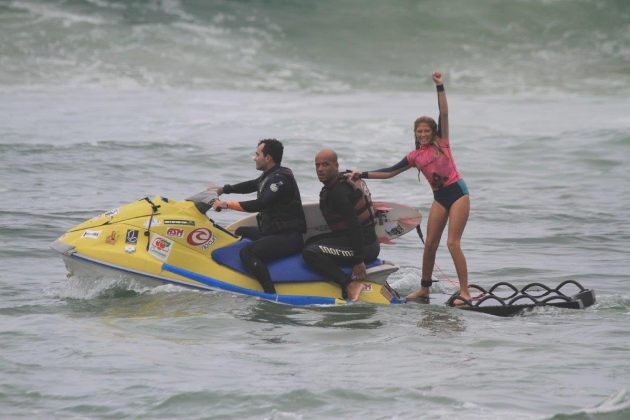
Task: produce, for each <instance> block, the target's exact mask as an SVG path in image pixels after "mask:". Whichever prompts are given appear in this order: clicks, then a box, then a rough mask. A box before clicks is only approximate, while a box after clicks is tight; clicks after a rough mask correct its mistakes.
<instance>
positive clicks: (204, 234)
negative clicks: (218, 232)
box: [186, 228, 217, 249]
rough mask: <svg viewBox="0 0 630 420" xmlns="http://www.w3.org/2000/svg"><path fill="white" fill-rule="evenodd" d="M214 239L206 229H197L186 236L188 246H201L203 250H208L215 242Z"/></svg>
mask: <svg viewBox="0 0 630 420" xmlns="http://www.w3.org/2000/svg"><path fill="white" fill-rule="evenodd" d="M216 239H217V238H216V237H215V236H214V235H213V234H212V231H211V230H210V229H208V228H198V229H195V230H193V231H192V232H190V233H189V234H188V237H187V238H186V240H187V241H188V243H189V244H190V245H193V246H201V247H202V248H203V249H206V248H208V247H209V246H210V245H212V244H213V243H214V241H216Z"/></svg>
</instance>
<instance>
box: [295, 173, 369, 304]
mask: <svg viewBox="0 0 630 420" xmlns="http://www.w3.org/2000/svg"><path fill="white" fill-rule="evenodd" d="M323 193H325V194H323ZM321 197H325V199H323V200H322V198H321ZM357 199H358V197H356V191H355V190H353V189H352V187H350V186H349V185H348V184H346V183H342V182H337V183H335V184H334V185H332V186H331V187H330V188H329V187H326V186H324V188H323V189H322V193H321V194H320V207H321V206H325V207H327V208H328V209H332V210H334V212H335V213H336V214H338V215H339V216H341V217H342V218H343V221H344V222H345V225H346V227H347V228H346V229H344V230H340V231H336V232H331V233H326V234H323V235H318V236H315V237H313V238H310V239H309V240H308V241H307V243H306V245H305V247H304V251H303V252H302V255H303V257H304V261H305V262H306V263H307V264H308V266H309V267H311V268H312V269H313V270H315V271H317V272H318V273H320V274H322V275H324V276H326V278H328V279H330V280H333V281H335V282H336V283H338V284H339V285H341V287H342V290H343V291H344V297H345V293H346V288H347V286H348V284H350V282H351V281H352V279H351V278H350V277H349V276H348V275H347V274H346V273H344V272H343V271H342V270H341V269H340V268H339V265H344V264H352V265H355V264H358V263H361V262H365V263H367V262H370V261H372V260H374V259H376V257H377V256H378V254H379V252H380V244H379V242H378V238H377V236H376V231H375V230H374V225H369V226H361V224H360V223H359V218H358V216H357V214H356V212H355V203H356V201H357Z"/></svg>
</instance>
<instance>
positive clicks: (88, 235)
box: [81, 230, 101, 239]
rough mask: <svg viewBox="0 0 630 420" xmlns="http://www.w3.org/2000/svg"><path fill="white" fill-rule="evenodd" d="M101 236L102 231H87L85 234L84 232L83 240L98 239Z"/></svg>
mask: <svg viewBox="0 0 630 420" xmlns="http://www.w3.org/2000/svg"><path fill="white" fill-rule="evenodd" d="M99 236H101V231H100V230H86V231H85V232H83V235H81V237H82V238H90V239H98V237H99Z"/></svg>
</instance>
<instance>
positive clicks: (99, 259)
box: [51, 191, 420, 305]
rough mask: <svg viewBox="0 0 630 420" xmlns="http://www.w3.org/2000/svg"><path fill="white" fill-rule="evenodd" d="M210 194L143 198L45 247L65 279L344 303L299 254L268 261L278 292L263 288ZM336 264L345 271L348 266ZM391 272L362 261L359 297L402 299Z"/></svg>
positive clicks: (382, 301) (378, 262)
mask: <svg viewBox="0 0 630 420" xmlns="http://www.w3.org/2000/svg"><path fill="white" fill-rule="evenodd" d="M216 198H217V195H216V192H214V191H203V192H201V193H199V194H196V195H194V196H192V197H190V198H188V199H186V200H181V201H176V200H169V199H168V198H166V197H161V196H155V197H152V198H149V197H144V198H142V199H140V200H137V201H135V202H132V203H129V204H126V205H123V206H121V207H118V208H115V209H113V210H110V211H107V212H105V213H102V214H100V215H98V216H96V217H94V218H92V219H89V220H87V221H85V222H83V223H80V224H79V225H77V226H74V227H72V228H71V229H69V230H68V231H67V232H66V233H64V234H63V235H62V236H61V237H59V238H58V239H57V240H56V241H55V242H54V243H53V244H52V245H51V247H52V248H53V249H54V250H55V251H57V252H59V253H60V254H61V256H62V258H63V260H64V262H65V265H66V268H67V270H68V273H69V276H72V275H76V276H77V277H80V278H81V277H90V276H92V277H94V274H95V273H96V272H102V271H105V272H106V273H107V272H109V273H112V272H117V273H118V274H120V273H123V274H125V275H129V276H131V277H132V278H135V279H139V280H141V281H142V282H149V283H153V284H164V283H166V284H175V285H178V286H184V287H188V288H193V289H199V290H225V291H229V292H233V293H239V294H244V295H250V296H255V297H258V298H262V299H267V300H272V301H275V302H279V303H285V304H290V305H336V304H345V303H347V302H346V300H345V299H344V298H343V295H342V290H341V288H340V287H339V285H337V284H336V283H333V282H331V281H328V280H327V279H325V278H323V277H322V276H321V275H319V274H318V273H316V272H314V271H312V270H311V269H309V268H308V267H307V266H306V264H305V263H304V261H303V259H302V256H301V254H298V255H293V256H290V257H286V258H282V259H279V260H275V261H272V262H271V263H269V264H268V267H269V272H270V275H271V278H272V279H273V281H274V285H275V288H276V291H277V294H268V293H265V292H263V290H262V287H261V286H260V283H259V282H258V281H257V280H256V279H255V278H254V277H252V276H251V275H250V274H249V272H248V271H247V268H246V267H245V266H244V265H243V264H242V263H241V260H240V257H239V250H240V249H241V248H242V247H243V246H245V245H246V244H247V243H248V241H249V240H248V239H241V238H240V237H237V236H235V235H234V234H233V233H232V232H231V231H229V230H227V229H226V228H223V227H222V226H221V225H220V224H218V223H217V222H215V221H214V220H213V219H212V218H210V217H209V216H208V215H207V214H208V213H209V210H210V208H211V205H212V202H213V200H214V199H216ZM419 222H420V219H419V217H418V218H417V220H416V221H415V223H416V224H417V223H419ZM413 227H415V225H413V226H411V228H413ZM407 230H409V229H407ZM343 269H344V270H346V271H347V272H348V273H351V272H352V268H351V267H344V268H343ZM397 270H398V267H397V266H396V265H395V264H392V263H390V262H386V261H383V260H380V259H377V260H375V261H372V262H371V263H370V264H368V266H367V280H366V281H365V284H366V286H367V287H366V288H365V289H364V290H363V292H362V293H361V295H360V296H359V301H362V302H368V303H378V304H396V303H402V302H404V298H401V297H400V296H399V295H398V293H397V292H396V291H395V290H394V289H393V288H392V287H391V286H390V285H389V284H388V283H387V277H388V276H389V275H390V274H392V273H394V272H395V271H397Z"/></svg>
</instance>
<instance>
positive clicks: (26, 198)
mask: <svg viewBox="0 0 630 420" xmlns="http://www.w3.org/2000/svg"><path fill="white" fill-rule="evenodd" d="M0 40H1V42H0V238H1V239H2V240H1V241H0V267H1V268H2V270H1V271H0V296H1V298H0V379H1V380H0V412H1V413H2V415H1V416H2V417H3V418H81V419H83V418H95V419H96V418H186V419H189V418H190V419H197V418H199V419H204V418H256V419H314V418H318V419H319V418H366V419H416V418H422V419H450V418H454V417H459V416H465V417H466V418H472V419H501V418H506V417H510V418H513V419H579V420H581V419H607V420H608V419H627V418H630V363H629V361H630V286H629V281H630V274H629V273H630V252H629V251H628V248H629V246H630V223H628V221H629V220H630V175H629V171H628V167H630V112H629V110H630V3H628V2H627V1H621V0H620V1H614V0H599V1H598V0H576V1H564V0H530V1H520V0H519V1H513V2H499V1H494V0H480V1H476V2H469V1H465V0H454V1H449V2H439V1H433V0H430V1H409V0H392V1H387V2H381V1H377V0H367V1H358V0H338V1H329V0H323V1H317V2H311V1H288V0H287V1H280V0H275V1H254V0H252V1H216V2H206V1H201V0H198V1H176V0H170V1H168V0H164V1H110V0H85V1H76V0H74V1H62V0H59V1H28V0H25V1H4V0H0ZM433 70H441V71H442V72H443V73H444V76H445V85H446V91H447V93H448V100H449V114H450V121H451V130H450V131H451V141H452V146H453V152H454V155H455V158H456V161H457V164H458V167H459V169H460V170H461V172H462V173H463V175H464V177H465V179H466V182H467V184H468V186H469V188H470V191H471V200H472V211H471V216H470V220H469V223H468V226H467V228H466V232H465V234H464V238H463V248H464V252H465V254H466V257H467V259H468V264H469V270H470V277H471V282H474V283H477V284H480V285H482V286H488V285H491V284H493V283H494V282H497V281H511V282H513V283H515V284H517V285H521V286H522V285H525V284H527V283H530V282H542V283H545V284H548V285H550V286H553V285H556V284H557V283H559V282H561V281H563V280H566V279H575V280H578V281H579V282H581V283H582V284H583V285H584V286H586V287H589V288H592V289H595V291H596V294H597V303H596V305H594V306H593V307H591V308H588V309H586V310H583V311H570V310H558V309H540V310H536V311H533V312H531V313H527V314H525V315H522V316H518V317H514V318H507V319H503V318H497V317H492V316H487V315H481V314H474V313H467V312H464V311H459V310H455V309H450V308H446V307H440V306H425V305H395V306H376V305H367V304H355V305H347V306H344V307H290V306H283V305H277V304H273V303H269V302H264V301H259V300H255V299H252V298H248V297H243V296H236V295H232V294H229V293H224V292H209V293H202V292H195V291H190V290H184V289H181V288H177V287H174V286H160V287H156V288H146V287H144V286H141V285H138V284H134V283H131V284H130V283H128V282H121V281H120V280H119V279H116V278H105V279H100V280H99V281H94V282H85V281H79V280H77V279H74V278H70V279H67V278H66V270H65V267H64V265H63V263H62V261H61V259H60V258H59V257H58V256H57V255H56V254H55V253H54V252H53V251H52V250H50V249H49V245H50V243H51V242H52V241H54V240H55V239H56V238H57V237H58V236H59V235H61V234H62V233H63V232H64V231H65V230H67V229H68V228H69V227H71V226H72V225H74V224H76V223H79V222H81V221H83V220H85V219H88V218H90V217H92V216H94V215H96V214H98V213H100V212H102V211H105V210H108V209H111V208H113V207H117V206H119V205H121V204H124V203H126V202H130V201H133V200H136V199H138V198H141V197H144V196H147V195H154V194H161V195H163V196H166V197H170V198H174V199H182V198H185V197H187V196H190V195H192V194H194V193H196V192H198V191H200V190H203V189H205V188H206V187H207V186H208V185H211V184H220V185H221V184H223V183H228V182H236V181H240V180H246V179H251V178H253V177H255V176H257V173H256V171H255V169H254V166H253V162H252V161H251V156H252V154H253V151H254V149H255V146H256V143H257V141H258V140H259V139H261V138H267V137H277V138H279V139H281V140H282V141H283V142H284V144H285V158H284V162H283V163H284V164H286V165H287V166H289V167H291V168H292V169H293V170H294V172H295V173H296V177H297V179H298V182H299V183H300V187H301V190H302V195H303V197H304V199H305V200H315V199H316V198H317V194H318V191H319V189H320V187H321V184H319V182H318V181H317V178H316V176H315V173H314V168H313V158H314V155H315V153H316V152H317V151H318V150H319V149H320V148H321V147H332V148H334V149H335V150H336V151H337V152H338V154H339V156H340V158H341V165H342V166H343V167H345V168H358V169H361V170H367V169H373V168H376V167H382V166H385V165H390V164H394V163H396V162H398V161H399V160H400V159H401V158H402V157H403V156H404V155H405V153H406V152H407V151H409V150H410V149H411V147H412V145H413V138H412V133H411V127H412V122H413V120H414V119H415V118H416V117H417V116H419V115H423V114H427V115H431V116H434V117H435V116H436V114H437V106H436V97H435V96H436V95H435V89H434V87H433V83H432V81H431V77H430V74H431V71H433ZM369 186H370V189H371V190H372V194H373V196H374V197H376V198H378V199H383V200H393V201H398V202H401V203H405V204H409V205H413V206H417V207H419V208H421V210H422V211H423V213H424V214H425V216H426V214H427V211H428V208H429V206H430V204H431V200H432V196H431V193H430V191H429V188H428V186H427V184H426V182H424V181H423V180H422V181H421V182H419V181H418V178H417V176H416V174H415V173H412V171H408V172H406V173H404V174H403V175H400V176H398V177H396V178H394V179H392V180H388V181H370V183H369ZM238 217H239V214H238V213H236V212H224V213H221V214H218V215H216V216H215V219H216V220H218V221H220V222H222V223H225V224H229V223H231V222H232V221H234V220H236V219H237V218H238ZM423 227H424V223H423ZM421 253H422V244H421V243H420V242H419V239H418V237H417V236H414V235H413V234H408V235H406V236H404V237H402V238H400V239H399V240H398V241H397V242H396V244H395V245H392V246H387V247H384V248H383V251H382V253H381V256H382V257H383V258H385V259H387V260H391V261H393V262H396V263H397V264H398V265H399V266H400V270H399V271H398V272H397V273H395V274H394V275H393V276H392V277H391V279H390V280H391V281H390V283H391V284H392V286H393V287H395V288H396V289H397V290H399V291H400V292H401V293H403V294H404V293H407V292H410V291H412V290H414V289H415V288H416V287H418V284H419V275H420V256H421ZM437 264H438V266H439V268H440V271H436V273H435V278H437V279H439V280H441V281H440V282H439V283H438V285H437V286H436V289H437V290H438V291H444V292H450V291H451V290H452V286H451V285H450V283H449V281H448V278H455V277H456V276H455V272H454V267H453V265H452V261H451V259H450V257H449V255H448V251H447V250H446V247H445V246H444V245H442V246H441V248H440V250H439V251H438V256H437Z"/></svg>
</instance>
